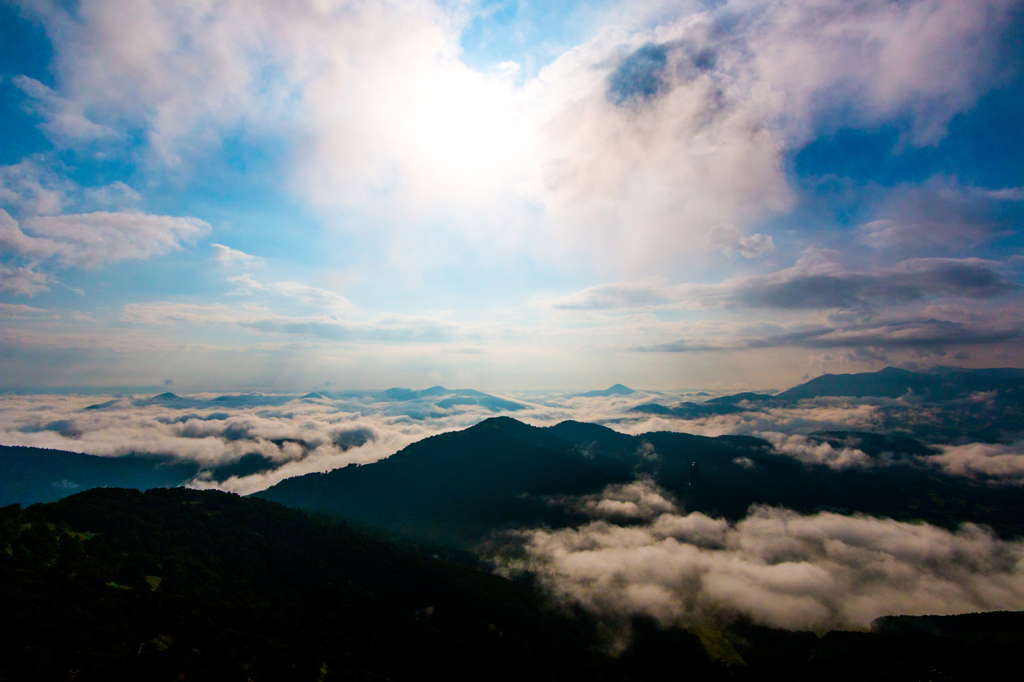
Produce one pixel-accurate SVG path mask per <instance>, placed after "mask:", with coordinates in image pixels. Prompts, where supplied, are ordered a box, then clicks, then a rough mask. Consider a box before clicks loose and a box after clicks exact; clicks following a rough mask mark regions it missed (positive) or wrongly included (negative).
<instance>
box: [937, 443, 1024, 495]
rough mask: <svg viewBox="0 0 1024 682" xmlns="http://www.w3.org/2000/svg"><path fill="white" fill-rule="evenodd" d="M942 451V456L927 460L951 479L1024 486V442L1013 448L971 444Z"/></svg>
mask: <svg viewBox="0 0 1024 682" xmlns="http://www.w3.org/2000/svg"><path fill="white" fill-rule="evenodd" d="M940 448H941V450H942V454H940V455H934V456H932V457H928V458H927V461H928V463H929V464H932V465H934V466H937V467H940V468H941V469H942V471H943V472H945V473H947V474H949V475H950V476H963V477H966V478H982V479H989V480H991V481H994V482H999V483H1010V484H1014V485H1024V441H1018V442H1016V443H1013V444H1011V445H1004V444H999V443H970V444H967V445H945V446H940Z"/></svg>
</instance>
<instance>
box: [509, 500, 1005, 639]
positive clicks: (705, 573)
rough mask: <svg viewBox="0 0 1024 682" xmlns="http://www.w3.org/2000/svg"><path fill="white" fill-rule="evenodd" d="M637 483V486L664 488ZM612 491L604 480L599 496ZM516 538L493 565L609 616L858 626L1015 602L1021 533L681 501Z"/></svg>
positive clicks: (802, 626)
mask: <svg viewBox="0 0 1024 682" xmlns="http://www.w3.org/2000/svg"><path fill="white" fill-rule="evenodd" d="M644 485H646V486H647V487H648V490H647V491H646V492H645V494H646V495H648V496H659V497H660V496H661V495H660V492H659V491H658V490H657V489H656V488H654V487H653V485H652V484H650V483H646V484H644ZM620 496H621V495H620V494H619V491H617V490H610V491H609V496H608V498H607V499H608V500H609V501H610V502H613V503H614V502H616V500H617V498H618V497H620ZM599 507H600V504H598V505H596V507H595V509H598V508H599ZM635 518H636V517H634V519H635ZM511 537H512V539H513V541H514V542H515V544H516V545H517V546H518V552H506V554H504V555H503V556H500V557H499V558H498V566H499V569H500V570H503V571H509V572H515V571H519V570H528V571H531V572H533V573H535V574H536V575H537V576H538V578H539V579H540V582H541V584H542V585H544V586H545V587H546V588H547V589H548V590H549V592H550V593H551V594H552V595H553V596H554V597H555V598H557V599H559V600H562V601H565V602H570V603H575V604H580V605H582V606H583V607H585V608H587V609H588V610H591V611H592V612H594V613H596V614H597V615H599V616H600V617H602V618H605V619H608V620H610V621H612V622H616V621H618V622H620V623H623V622H626V621H627V619H628V618H629V617H630V616H633V615H637V614H643V615H647V616H650V617H653V618H656V619H658V620H659V621H661V622H662V623H664V624H666V625H668V624H673V625H684V626H685V625H700V624H706V623H709V622H710V623H712V624H717V625H722V624H725V623H727V622H728V621H729V620H731V619H734V618H736V617H745V618H749V619H750V620H752V621H753V622H755V623H759V624H763V625H768V626H771V627H779V628H785V629H791V630H812V631H817V632H823V631H827V630H832V629H863V628H867V627H869V626H870V624H871V622H872V621H873V620H874V619H876V618H878V617H881V616H887V615H923V614H955V613H969V612H976V611H994V610H1014V609H1020V608H1024V543H1021V542H1012V541H1003V540H1000V539H998V538H997V537H995V536H994V535H993V533H992V532H991V531H990V530H988V529H985V528H981V527H978V526H975V525H972V524H964V525H962V526H961V527H960V528H959V529H958V530H956V531H949V530H945V529H940V528H935V527H933V526H930V525H927V524H924V523H914V524H912V523H900V522H896V521H892V520H888V519H876V518H871V517H865V516H859V515H854V516H842V515H839V514H833V513H820V514H815V515H810V516H805V515H800V514H797V513H796V512H792V511H789V510H786V509H777V508H770V507H754V508H752V509H751V510H750V512H749V514H748V516H747V517H746V518H744V519H743V520H741V521H739V522H737V523H730V522H728V521H726V520H724V519H716V518H712V517H708V516H706V515H704V514H701V513H699V512H694V513H690V514H686V513H685V512H684V511H682V510H680V509H678V508H677V509H673V510H671V511H665V512H663V513H661V514H658V515H656V516H651V517H648V518H647V520H646V522H644V523H639V524H638V523H636V522H635V521H634V522H632V523H630V524H628V525H617V524H615V523H612V522H610V521H608V520H605V519H601V520H595V521H592V522H591V523H589V524H586V525H584V526H581V527H577V528H567V529H563V530H555V531H552V530H545V529H537V530H528V531H521V532H518V533H515V534H513V535H512V536H511Z"/></svg>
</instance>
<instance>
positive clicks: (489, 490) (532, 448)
mask: <svg viewBox="0 0 1024 682" xmlns="http://www.w3.org/2000/svg"><path fill="white" fill-rule="evenodd" d="M631 477H632V471H631V468H630V466H629V465H627V464H623V463H622V462H621V461H617V460H616V459H612V458H607V457H603V456H591V455H587V454H585V453H583V452H581V451H580V450H579V449H578V448H576V447H575V446H574V445H573V444H572V443H569V442H567V441H565V440H564V439H562V438H559V437H558V436H556V435H554V434H552V433H550V432H548V431H547V430H545V429H538V428H535V427H532V426H528V425H526V424H523V423H521V422H518V421H516V420H514V419H511V418H510V417H495V418H492V419H487V420H485V421H483V422H481V423H479V424H477V425H476V426H473V427H470V428H468V429H465V430H463V431H456V432H452V433H445V434H441V435H438V436H433V437H431V438H426V439H424V440H421V441H419V442H417V443H413V444H412V445H410V446H408V447H406V448H405V449H403V450H401V451H400V452H398V453H396V454H394V455H392V456H391V457H388V458H387V459H384V460H381V461H379V462H374V463H372V464H365V465H362V466H356V465H349V466H347V467H345V468H343V469H335V470H334V471H331V472H328V473H325V474H307V475H305V476H298V477H296V478H290V479H287V480H285V481H282V482H281V483H278V484H277V485H275V486H273V487H272V488H270V489H268V490H265V491H263V492H261V493H257V496H259V497H263V498H265V499H268V500H274V501H275V502H281V503H283V504H287V505H290V506H294V507H300V508H303V509H311V510H316V511H321V512H327V513H331V514H337V515H340V516H343V517H345V518H350V519H355V520H359V521H363V522H367V523H372V524H374V525H378V526H382V527H384V528H388V529H390V530H394V531H400V532H403V533H410V534H414V535H417V536H419V537H425V538H429V539H431V540H433V541H438V542H445V541H447V540H450V539H458V540H459V541H468V540H471V539H474V538H478V537H480V535H482V534H483V533H485V532H487V531H488V530H490V529H492V528H496V527H502V526H507V525H509V524H514V523H540V522H547V523H561V522H564V521H565V518H566V517H565V511H564V510H563V509H561V508H559V507H556V506H552V505H550V504H548V503H547V501H546V500H545V499H544V496H546V495H558V494H563V495H564V494H570V495H575V494H584V493H591V492H597V491H598V490H600V489H601V488H603V487H604V486H606V485H608V484H609V483H617V482H624V481H627V480H630V478H631Z"/></svg>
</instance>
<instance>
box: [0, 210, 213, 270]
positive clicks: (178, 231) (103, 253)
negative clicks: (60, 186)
mask: <svg viewBox="0 0 1024 682" xmlns="http://www.w3.org/2000/svg"><path fill="white" fill-rule="evenodd" d="M0 213H2V215H0V247H2V248H3V249H4V250H5V251H8V252H10V253H14V254H18V255H21V256H24V257H26V258H29V259H33V260H36V261H37V262H38V261H41V260H45V259H48V258H55V259H57V260H58V261H60V263H61V264H62V265H64V266H69V267H82V268H96V267H99V266H100V265H103V264H104V263H112V262H117V261H122V260H131V259H145V258H149V257H151V256H157V255H163V254H166V253H169V252H171V251H175V250H180V249H181V248H182V243H183V242H190V241H193V240H195V239H196V238H197V237H199V236H201V235H203V234H205V233H206V232H208V231H209V230H210V226H209V224H208V223H206V222H205V221H203V220H200V219H198V218H176V217H172V216H161V215H149V214H146V213H135V212H121V213H109V212H106V211H99V212H96V213H81V214H74V215H59V216H37V217H32V218H28V219H26V220H24V221H22V225H21V226H19V225H18V223H17V222H16V221H15V220H14V219H13V218H11V217H10V216H9V215H8V214H7V213H6V212H3V211H2V210H0ZM22 226H23V227H24V228H25V230H28V232H30V233H31V235H37V236H31V235H30V234H26V233H25V232H24V231H23V230H22Z"/></svg>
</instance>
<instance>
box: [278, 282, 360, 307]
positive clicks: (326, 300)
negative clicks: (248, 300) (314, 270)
mask: <svg viewBox="0 0 1024 682" xmlns="http://www.w3.org/2000/svg"><path fill="white" fill-rule="evenodd" d="M267 288H268V289H271V290H273V291H276V292H278V293H281V294H284V295H285V296H291V297H293V298H297V299H299V300H301V301H302V302H303V303H306V304H308V305H312V306H316V307H318V308H326V309H328V310H345V309H347V308H351V307H352V303H351V302H350V301H349V300H348V299H347V298H345V297H344V296H341V295H340V294H336V293H334V292H333V291H327V290H326V289H318V288H316V287H311V286H308V285H306V284H300V283H298V282H275V283H273V284H270V285H268V286H267Z"/></svg>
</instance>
